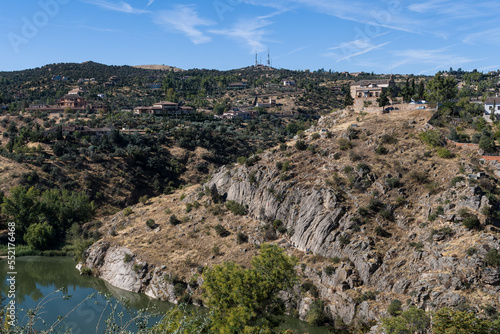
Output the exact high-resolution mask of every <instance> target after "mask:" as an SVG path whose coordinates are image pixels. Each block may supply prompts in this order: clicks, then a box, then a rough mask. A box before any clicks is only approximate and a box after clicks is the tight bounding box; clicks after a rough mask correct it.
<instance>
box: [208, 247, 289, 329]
mask: <svg viewBox="0 0 500 334" xmlns="http://www.w3.org/2000/svg"><path fill="white" fill-rule="evenodd" d="M296 263H297V261H296V259H295V258H292V257H289V256H288V255H286V254H285V253H284V251H283V250H282V249H281V248H279V247H278V246H277V245H271V244H264V245H262V247H261V249H260V254H259V255H257V256H255V257H254V258H253V259H252V268H250V269H244V268H243V267H241V266H239V265H237V264H234V263H226V264H224V265H218V266H215V267H214V268H212V269H209V270H207V271H206V272H204V274H203V278H204V283H203V289H204V290H205V294H204V297H205V302H206V304H207V306H209V307H210V308H211V309H212V330H214V331H215V332H217V333H252V332H257V331H261V332H262V333H268V332H271V330H272V329H273V328H276V327H277V326H278V325H279V323H280V320H279V319H278V318H277V316H279V315H282V314H283V313H284V310H285V304H284V302H283V300H281V299H280V298H279V297H278V294H279V292H280V291H286V290H289V289H291V288H292V287H293V286H294V284H295V283H296V281H297V274H296V272H295V269H294V266H295V265H296Z"/></svg>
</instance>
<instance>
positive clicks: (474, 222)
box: [462, 215, 481, 230]
mask: <svg viewBox="0 0 500 334" xmlns="http://www.w3.org/2000/svg"><path fill="white" fill-rule="evenodd" d="M462 224H463V225H464V226H465V228H467V229H469V230H472V229H479V227H480V226H481V223H480V222H479V219H478V218H477V217H476V216H474V215H470V216H468V217H465V218H464V220H463V222H462Z"/></svg>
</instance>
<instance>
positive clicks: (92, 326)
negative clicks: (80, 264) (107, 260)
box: [0, 257, 328, 334]
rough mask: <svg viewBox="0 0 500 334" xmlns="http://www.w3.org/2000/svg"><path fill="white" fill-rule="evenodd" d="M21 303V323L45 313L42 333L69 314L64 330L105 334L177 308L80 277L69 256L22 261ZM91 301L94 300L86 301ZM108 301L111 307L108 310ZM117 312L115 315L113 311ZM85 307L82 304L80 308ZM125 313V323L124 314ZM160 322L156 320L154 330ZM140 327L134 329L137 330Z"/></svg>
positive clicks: (3, 280) (1, 275)
mask: <svg viewBox="0 0 500 334" xmlns="http://www.w3.org/2000/svg"><path fill="white" fill-rule="evenodd" d="M15 269H16V272H17V274H16V284H15V287H16V303H17V306H18V310H17V317H18V320H19V322H20V323H26V321H27V320H28V318H27V316H26V312H25V310H28V309H33V308H35V307H37V306H41V305H42V304H43V307H42V308H41V309H40V311H39V313H38V317H37V319H38V320H37V321H36V328H37V329H40V330H41V329H48V328H50V326H51V325H52V324H54V323H55V322H56V321H57V318H58V316H66V315H67V314H68V313H69V315H68V316H67V317H66V319H65V320H64V324H63V325H61V326H59V329H70V330H71V333H74V334H79V333H82V334H87V333H103V332H104V328H105V326H106V324H105V320H106V319H107V318H108V317H109V315H110V314H114V315H115V322H116V323H118V324H121V323H126V322H128V321H129V320H130V314H131V313H132V314H133V313H134V312H136V311H137V310H140V309H145V308H148V309H155V310H156V311H158V312H162V311H166V310H168V309H169V308H171V307H173V306H174V305H173V304H171V303H167V302H161V301H158V300H154V299H151V298H149V297H147V296H146V295H143V294H138V293H133V292H128V291H125V290H121V289H118V288H115V287H113V286H111V285H109V284H108V283H106V282H104V281H103V280H101V279H98V278H95V277H87V276H80V274H79V273H78V270H76V269H75V263H74V261H73V260H72V259H71V258H65V257H21V258H17V259H16V268H15ZM7 272H9V270H8V268H7V261H6V260H0V291H1V292H2V296H3V297H4V298H5V299H4V300H3V305H4V306H5V303H6V302H7V301H8V299H7V291H8V290H9V285H8V282H7V278H8V276H7ZM57 290H59V292H55V291H57ZM88 296H93V297H92V298H90V299H88V300H85V299H86V298H87V297H88ZM107 302H108V305H107V306H106V304H107ZM109 302H111V303H112V305H116V307H117V308H116V310H115V311H114V312H111V306H110V304H109ZM79 304H80V305H79ZM121 312H123V316H122V318H121V319H120V317H119V315H120V313H121ZM155 320H158V318H152V319H151V320H150V325H152V324H154V322H155ZM135 328H137V327H135V325H133V324H132V325H130V326H129V327H128V329H129V330H130V331H132V332H133V331H134V329H135ZM284 328H290V329H294V330H295V331H296V332H297V333H311V334H323V333H328V330H327V329H326V328H322V327H315V326H310V325H309V324H307V323H305V322H302V321H300V320H298V319H295V318H292V317H285V324H284Z"/></svg>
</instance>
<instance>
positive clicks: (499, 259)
mask: <svg viewBox="0 0 500 334" xmlns="http://www.w3.org/2000/svg"><path fill="white" fill-rule="evenodd" d="M484 263H485V264H486V265H487V266H490V267H498V266H499V265H500V254H498V250H496V249H495V248H492V249H490V250H489V251H488V253H486V255H485V257H484Z"/></svg>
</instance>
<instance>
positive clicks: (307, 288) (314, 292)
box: [300, 282, 319, 298]
mask: <svg viewBox="0 0 500 334" xmlns="http://www.w3.org/2000/svg"><path fill="white" fill-rule="evenodd" d="M300 288H301V290H302V291H303V292H309V293H310V294H311V296H313V297H314V298H318V296H319V291H318V288H317V287H316V285H314V284H313V283H312V282H305V283H302V285H301V286H300Z"/></svg>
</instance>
